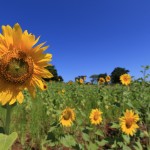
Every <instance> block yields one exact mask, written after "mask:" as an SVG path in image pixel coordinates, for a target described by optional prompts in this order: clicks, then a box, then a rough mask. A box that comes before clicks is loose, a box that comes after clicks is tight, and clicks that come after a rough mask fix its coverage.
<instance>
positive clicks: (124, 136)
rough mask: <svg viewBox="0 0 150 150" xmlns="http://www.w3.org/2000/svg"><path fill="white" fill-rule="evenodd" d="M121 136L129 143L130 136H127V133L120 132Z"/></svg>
mask: <svg viewBox="0 0 150 150" xmlns="http://www.w3.org/2000/svg"><path fill="white" fill-rule="evenodd" d="M122 137H123V139H124V142H125V143H126V144H129V143H130V137H129V136H128V135H124V134H122Z"/></svg>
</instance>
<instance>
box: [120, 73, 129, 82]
mask: <svg viewBox="0 0 150 150" xmlns="http://www.w3.org/2000/svg"><path fill="white" fill-rule="evenodd" d="M120 80H121V83H122V84H125V85H129V84H130V83H131V76H130V75H129V74H123V75H121V76H120Z"/></svg>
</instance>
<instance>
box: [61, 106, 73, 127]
mask: <svg viewBox="0 0 150 150" xmlns="http://www.w3.org/2000/svg"><path fill="white" fill-rule="evenodd" d="M74 120H75V113H74V110H73V109H71V108H69V107H68V108H66V109H64V110H63V112H62V114H61V116H60V123H61V124H62V125H63V126H66V127H70V126H71V125H72V122H73V121H74Z"/></svg>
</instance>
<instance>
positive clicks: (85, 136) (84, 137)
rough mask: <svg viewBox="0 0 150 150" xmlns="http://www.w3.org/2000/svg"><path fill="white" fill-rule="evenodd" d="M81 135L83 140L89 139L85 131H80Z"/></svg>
mask: <svg viewBox="0 0 150 150" xmlns="http://www.w3.org/2000/svg"><path fill="white" fill-rule="evenodd" d="M82 137H83V139H84V141H89V140H90V137H89V135H88V134H86V133H82Z"/></svg>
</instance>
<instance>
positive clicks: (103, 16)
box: [0, 0, 150, 81]
mask: <svg viewBox="0 0 150 150" xmlns="http://www.w3.org/2000/svg"><path fill="white" fill-rule="evenodd" d="M0 5H1V8H0V26H2V25H7V24H9V25H11V26H13V25H14V24H15V23H17V22H18V23H19V24H20V25H21V27H22V28H23V30H25V29H27V30H28V31H29V32H31V33H33V34H35V35H36V36H37V37H38V36H41V38H40V41H39V42H44V41H47V45H50V47H49V49H48V50H47V52H49V53H52V54H53V60H52V64H53V65H55V67H56V69H57V70H58V74H59V75H61V76H62V77H63V78H64V80H65V81H68V80H74V77H76V76H78V75H87V77H89V76H90V75H92V74H100V73H107V74H108V75H109V74H111V72H112V71H113V70H114V68H115V67H123V68H125V69H128V70H130V74H131V75H132V76H135V78H138V77H141V76H142V74H141V73H140V70H141V65H150V0H12V1H11V0H9V1H4V0H3V1H2V2H1V4H0ZM87 80H89V78H87Z"/></svg>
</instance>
